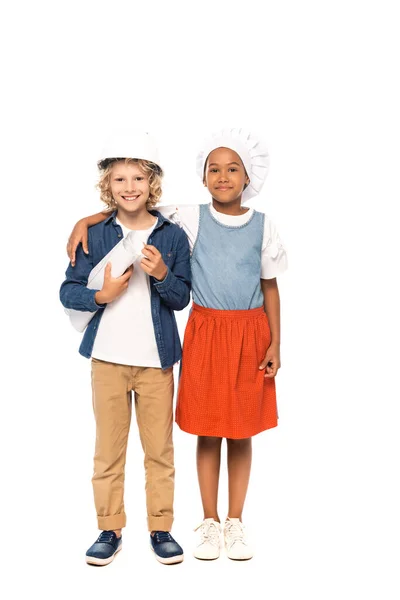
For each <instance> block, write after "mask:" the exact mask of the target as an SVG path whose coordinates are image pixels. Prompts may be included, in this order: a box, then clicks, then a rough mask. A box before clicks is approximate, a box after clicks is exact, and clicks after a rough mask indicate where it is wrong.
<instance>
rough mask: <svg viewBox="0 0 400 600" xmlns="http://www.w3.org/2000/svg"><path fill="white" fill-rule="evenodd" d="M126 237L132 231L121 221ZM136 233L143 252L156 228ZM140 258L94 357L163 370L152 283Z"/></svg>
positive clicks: (112, 307) (106, 318) (107, 314)
mask: <svg viewBox="0 0 400 600" xmlns="http://www.w3.org/2000/svg"><path fill="white" fill-rule="evenodd" d="M117 223H118V225H120V226H121V228H122V231H123V234H124V237H125V236H126V235H127V234H128V233H129V232H130V231H131V230H130V229H128V228H127V227H125V226H124V225H122V223H121V222H120V221H119V220H118V219H117ZM156 224H157V221H156V222H155V223H154V225H152V226H151V227H150V229H145V230H139V231H135V232H134V243H135V245H136V244H137V249H138V251H139V252H141V251H142V248H143V242H145V243H147V240H148V238H149V236H150V234H151V232H152V231H153V229H154V228H155V226H156ZM141 259H142V256H140V257H139V258H138V259H137V260H136V261H135V262H134V270H133V273H132V276H131V278H130V280H129V285H128V288H127V290H126V291H125V292H124V293H123V294H122V295H121V296H120V297H119V298H117V299H116V300H114V301H113V302H110V303H109V304H107V306H106V308H105V309H104V314H103V316H102V317H101V321H100V324H99V329H98V332H97V335H96V339H95V341H94V346H93V352H92V356H93V357H94V358H97V359H99V360H105V361H107V362H113V363H118V364H121V365H131V366H135V367H158V368H161V362H160V357H159V355H158V349H157V343H156V338H155V334H154V327H153V319H152V316H151V292H150V279H149V276H148V275H147V273H145V272H144V271H143V269H142V268H141V266H140V261H141Z"/></svg>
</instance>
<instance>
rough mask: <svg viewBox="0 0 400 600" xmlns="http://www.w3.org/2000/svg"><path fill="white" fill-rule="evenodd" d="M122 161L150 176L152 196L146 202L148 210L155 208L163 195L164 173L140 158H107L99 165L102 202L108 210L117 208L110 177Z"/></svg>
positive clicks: (97, 186)
mask: <svg viewBox="0 0 400 600" xmlns="http://www.w3.org/2000/svg"><path fill="white" fill-rule="evenodd" d="M120 161H124V162H125V164H126V165H128V164H130V163H134V164H136V165H137V166H138V167H139V169H140V170H141V171H142V173H143V174H144V175H147V176H148V178H149V188H150V194H149V198H148V200H147V202H146V208H147V210H151V209H152V208H154V207H155V206H156V204H157V203H158V202H159V200H160V198H161V195H162V189H161V181H162V177H163V172H162V169H161V168H160V167H159V166H158V165H156V164H155V163H152V162H150V161H149V160H142V159H140V158H107V159H105V160H102V161H100V162H98V163H97V166H98V168H99V169H100V179H99V182H98V184H97V185H96V188H97V189H98V190H99V191H100V200H101V201H102V202H104V203H105V204H106V205H107V208H108V210H115V209H116V208H117V204H116V202H115V200H114V198H113V196H112V193H111V183H110V175H111V171H112V168H113V166H114V164H115V163H116V162H120Z"/></svg>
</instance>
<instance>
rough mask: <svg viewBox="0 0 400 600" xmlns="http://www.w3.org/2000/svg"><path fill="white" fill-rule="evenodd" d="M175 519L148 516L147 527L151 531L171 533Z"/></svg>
mask: <svg viewBox="0 0 400 600" xmlns="http://www.w3.org/2000/svg"><path fill="white" fill-rule="evenodd" d="M173 521H174V519H173V517H153V516H152V515H148V517H147V526H148V529H149V531H171V529H172V523H173Z"/></svg>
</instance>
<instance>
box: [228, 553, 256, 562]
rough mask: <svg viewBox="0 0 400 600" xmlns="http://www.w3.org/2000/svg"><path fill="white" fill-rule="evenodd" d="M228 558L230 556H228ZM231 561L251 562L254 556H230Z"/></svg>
mask: <svg viewBox="0 0 400 600" xmlns="http://www.w3.org/2000/svg"><path fill="white" fill-rule="evenodd" d="M227 556H228V554H227ZM228 558H229V560H236V561H239V562H240V561H243V560H251V559H252V558H253V557H252V556H247V557H246V558H234V557H233V556H228Z"/></svg>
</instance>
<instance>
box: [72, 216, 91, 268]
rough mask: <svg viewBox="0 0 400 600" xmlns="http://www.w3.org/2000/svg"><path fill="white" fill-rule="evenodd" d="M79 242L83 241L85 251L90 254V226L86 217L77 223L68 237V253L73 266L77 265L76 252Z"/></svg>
mask: <svg viewBox="0 0 400 600" xmlns="http://www.w3.org/2000/svg"><path fill="white" fill-rule="evenodd" d="M79 242H82V248H83V251H84V252H85V253H86V254H89V250H88V226H87V224H86V219H81V220H80V221H78V222H77V223H76V225H75V227H74V228H73V230H72V232H71V235H70V236H69V238H68V243H67V254H68V257H69V260H70V261H71V265H72V266H73V267H74V266H75V252H76V248H77V246H78V244H79Z"/></svg>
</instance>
